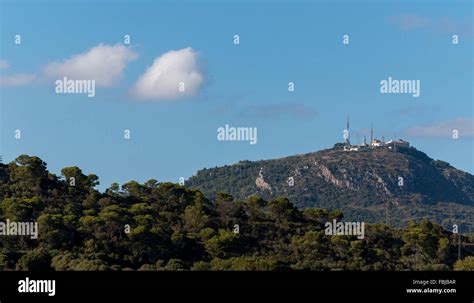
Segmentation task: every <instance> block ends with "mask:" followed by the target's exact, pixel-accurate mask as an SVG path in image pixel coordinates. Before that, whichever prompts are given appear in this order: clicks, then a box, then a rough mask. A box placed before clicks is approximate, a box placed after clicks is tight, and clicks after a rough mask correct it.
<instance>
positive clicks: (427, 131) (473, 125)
mask: <svg viewBox="0 0 474 303" xmlns="http://www.w3.org/2000/svg"><path fill="white" fill-rule="evenodd" d="M453 130H457V131H458V133H459V138H462V137H472V136H474V119H473V118H458V119H454V120H449V121H442V122H439V123H434V124H429V125H425V126H418V127H412V128H409V129H407V130H406V133H407V135H409V136H413V137H433V138H447V137H449V138H451V137H452V134H453Z"/></svg>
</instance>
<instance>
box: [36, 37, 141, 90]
mask: <svg viewBox="0 0 474 303" xmlns="http://www.w3.org/2000/svg"><path fill="white" fill-rule="evenodd" d="M137 57H138V55H137V54H136V53H135V52H133V51H132V50H130V49H129V48H127V47H125V46H123V45H120V44H117V45H114V46H111V45H104V44H99V45H97V46H95V47H93V48H91V49H90V50H88V51H87V52H85V53H82V54H77V55H73V56H72V57H71V58H69V59H67V60H64V61H62V62H52V63H49V64H48V65H47V66H46V67H45V68H44V75H45V76H46V77H47V78H50V79H62V78H63V77H67V78H69V79H74V80H95V82H96V85H97V86H102V87H109V86H113V85H115V84H117V82H118V81H119V80H120V79H121V78H122V76H123V72H124V70H125V66H126V65H127V63H129V62H130V61H133V60H135V59H136V58H137Z"/></svg>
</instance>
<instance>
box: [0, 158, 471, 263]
mask: <svg viewBox="0 0 474 303" xmlns="http://www.w3.org/2000/svg"><path fill="white" fill-rule="evenodd" d="M98 182H99V179H98V177H97V176H96V175H93V174H89V175H86V174H84V173H83V172H82V171H81V169H79V168H78V167H67V168H64V169H63V170H62V176H57V175H54V174H51V173H49V172H48V171H47V168H46V163H44V162H43V161H42V160H41V159H39V158H38V157H30V156H26V155H22V156H20V157H18V158H17V159H16V160H15V161H14V162H12V163H9V164H8V165H3V164H2V165H0V201H1V202H0V221H5V220H7V219H8V220H10V221H17V222H27V221H37V222H38V224H39V235H38V239H31V238H29V237H25V236H5V235H4V236H0V247H1V248H0V268H1V269H3V270H34V271H39V270H41V271H49V270H341V269H342V270H404V269H411V270H422V269H426V270H450V269H453V268H455V269H473V267H474V261H473V259H474V258H473V257H471V258H469V257H468V256H469V255H472V252H471V251H470V250H469V247H468V246H466V247H464V246H463V247H462V251H461V254H462V256H463V258H465V259H464V261H462V262H457V263H455V262H456V259H457V248H458V246H457V245H458V241H459V239H458V235H454V234H452V233H451V232H449V231H447V230H445V229H443V228H442V227H441V226H439V225H437V224H433V223H431V222H429V221H427V220H424V221H422V222H418V223H415V222H412V223H410V224H409V225H408V227H407V228H405V229H394V228H390V227H388V226H385V225H382V224H370V225H366V231H365V237H364V239H361V240H359V239H357V238H356V237H355V236H328V235H325V233H324V224H325V222H327V221H330V220H332V219H337V220H343V214H342V213H341V212H340V211H331V212H328V211H326V210H324V209H319V208H306V209H304V210H301V209H298V208H296V207H295V206H294V205H293V204H292V203H291V202H290V201H289V200H288V199H286V198H275V199H271V200H264V199H262V198H259V197H257V196H252V197H248V198H246V199H243V200H236V199H233V198H232V197H231V196H230V195H227V194H224V193H219V194H217V195H216V196H215V198H214V199H213V200H209V199H207V198H206V197H205V196H204V195H203V194H202V193H201V192H200V191H198V190H192V189H188V188H185V187H183V186H179V185H177V184H172V183H158V182H157V181H156V180H149V181H147V182H146V183H144V184H139V183H137V182H135V181H130V182H128V183H126V184H123V185H122V186H119V185H118V184H113V185H112V186H111V187H110V188H108V189H107V190H106V191H105V192H104V193H101V192H99V191H97V190H96V189H94V187H95V186H96V185H97V184H98ZM461 241H462V243H464V244H466V243H468V242H471V244H472V238H471V239H470V238H468V237H465V236H463V237H462V238H461ZM464 244H463V245H464Z"/></svg>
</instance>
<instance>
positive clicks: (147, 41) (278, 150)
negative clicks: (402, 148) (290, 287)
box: [0, 0, 474, 189]
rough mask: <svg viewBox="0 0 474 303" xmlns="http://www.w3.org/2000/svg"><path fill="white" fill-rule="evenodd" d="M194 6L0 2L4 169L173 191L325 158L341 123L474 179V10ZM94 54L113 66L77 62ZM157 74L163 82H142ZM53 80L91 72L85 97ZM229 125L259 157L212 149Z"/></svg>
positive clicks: (222, 144)
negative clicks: (179, 82)
mask: <svg viewBox="0 0 474 303" xmlns="http://www.w3.org/2000/svg"><path fill="white" fill-rule="evenodd" d="M195 2H196V1H195ZM195 2H180V3H178V4H176V3H175V4H173V3H171V2H153V3H152V2H147V1H120V2H118V3H114V4H112V2H110V1H87V2H85V3H81V2H79V1H68V2H59V1H5V0H0V3H1V10H0V11H1V12H0V27H1V40H0V47H1V48H0V109H1V113H0V114H1V116H0V119H1V120H0V135H1V138H0V144H1V145H0V153H1V155H2V156H3V162H9V161H12V160H13V159H14V158H16V157H17V156H18V155H20V154H29V155H36V156H39V157H41V158H42V159H43V160H44V161H46V162H47V163H48V167H49V169H50V171H52V172H54V173H59V171H60V169H61V168H62V167H66V166H73V165H77V166H79V167H80V168H81V169H82V170H83V171H84V172H85V173H86V174H87V173H95V174H97V175H98V176H99V178H100V182H101V185H100V188H101V189H105V188H106V187H108V186H109V185H110V184H111V183H112V182H118V183H120V184H123V183H125V182H127V181H129V180H137V181H139V182H144V181H146V180H148V179H151V178H154V179H157V180H158V181H173V182H177V181H178V179H179V178H180V177H185V178H188V177H190V176H191V175H193V174H194V173H195V172H196V171H197V170H198V169H202V168H204V167H214V166H220V165H224V164H232V163H235V162H237V161H239V160H244V159H248V160H260V159H271V158H277V157H282V156H289V155H293V154H298V153H306V152H311V151H316V150H320V149H324V148H329V147H331V146H332V145H333V144H334V143H336V142H341V141H342V132H343V129H344V128H345V119H346V116H347V114H349V115H350V117H351V129H350V130H351V137H352V139H353V141H354V140H355V139H356V134H357V133H358V134H359V136H360V138H361V139H360V140H362V136H363V135H368V134H369V132H368V131H369V128H370V123H373V124H374V129H375V135H376V136H377V137H381V136H382V135H383V136H385V138H386V139H391V138H392V137H393V136H394V133H396V134H397V137H399V138H403V139H405V140H408V141H410V143H411V144H412V145H414V146H415V147H416V148H418V149H420V150H422V151H424V152H426V153H427V154H428V155H429V156H431V157H432V158H435V159H441V160H444V161H447V162H449V163H450V164H451V165H453V166H455V167H457V168H460V169H462V170H464V171H467V172H470V173H473V172H474V164H473V163H474V158H473V147H474V140H473V136H474V127H473V55H472V54H473V29H472V28H473V14H472V11H473V7H472V5H473V4H472V2H471V1H446V2H441V1H438V2H436V1H435V2H430V3H427V2H426V1H413V2H411V3H409V2H406V1H405V2H394V1H381V2H380V1H357V2H349V1H339V2H331V3H330V2H324V1H311V2H310V1H305V2H294V1H278V2H274V3H270V2H269V1H258V2H250V1H244V2H240V3H237V2H232V1H230V2H227V3H219V2H217V1H197V3H195ZM17 34H20V35H21V39H22V41H21V44H19V45H17V44H15V43H14V42H15V35H17ZM125 34H129V35H130V38H131V43H130V45H124V44H123V36H124V35H125ZM236 34H237V35H239V36H240V44H238V45H235V44H234V35H236ZM345 34H347V35H349V39H350V40H349V44H348V45H344V44H343V43H342V36H343V35H345ZM454 34H457V35H458V36H459V44H457V45H455V44H453V43H452V36H453V35H454ZM116 52H118V53H119V55H117V56H116ZM104 53H105V54H106V55H104V56H107V58H109V57H110V56H109V55H107V54H113V55H114V58H115V57H117V58H118V59H117V61H112V63H111V64H108V63H107V62H106V63H104V64H103V65H100V64H88V62H87V60H85V59H84V58H91V57H92V56H93V54H99V55H98V56H102V55H103V54H104ZM74 56H76V57H74ZM88 56H89V57H88ZM74 58H76V59H74ZM81 58H82V59H81ZM94 58H95V57H94ZM99 58H102V57H99ZM83 59H84V60H83ZM74 60H76V61H74ZM81 60H82V61H81ZM98 60H99V62H100V63H102V61H104V62H105V61H107V60H102V59H98ZM114 60H115V59H114ZM117 62H118V65H117ZM168 62H172V63H173V64H177V65H178V66H175V65H173V64H171V65H170V66H171V67H169V69H166V68H165V66H168V65H167V64H168ZM120 64H121V65H120ZM99 65H100V67H98V66H99ZM119 65H120V66H122V68H121V69H119V70H116V67H117V66H119ZM71 69H72V71H71ZM107 69H111V70H110V71H109V70H107ZM163 70H166V72H165V73H164V75H165V76H164V78H162V80H160V81H161V82H160V81H158V82H153V83H151V84H150V83H149V82H150V81H147V79H151V78H153V75H156V74H159V73H162V72H163ZM65 71H66V72H65ZM104 71H105V72H104ZM62 72H64V73H70V74H71V75H73V74H74V72H75V73H76V74H77V73H79V74H81V75H96V74H99V73H101V74H100V76H97V77H102V78H100V79H102V80H100V81H99V80H96V81H97V83H98V85H97V88H96V95H95V97H93V98H88V97H87V96H86V95H83V94H70V95H68V94H56V93H55V89H54V80H55V79H61V78H62V77H60V75H62V74H61V73H62ZM167 73H168V74H167ZM183 73H184V74H186V77H189V78H186V79H191V76H190V75H193V77H194V78H193V79H194V82H193V83H194V84H192V85H190V88H191V90H190V91H188V92H189V94H186V95H183V96H182V97H180V96H177V97H175V96H174V95H173V92H171V95H169V96H171V97H169V98H167V97H166V94H165V97H163V94H161V95H160V93H159V92H165V91H166V89H168V88H167V86H166V83H165V82H166V79H174V78H173V77H175V76H176V77H180V75H182V74H183ZM18 75H23V76H18ZM54 76H56V78H55V77H54ZM388 77H392V78H394V79H407V80H408V79H410V80H411V79H417V80H420V81H421V95H420V97H418V98H414V97H412V96H411V95H410V94H381V93H380V81H381V80H384V79H388ZM97 79H99V78H97ZM139 79H142V81H141V82H140V83H139ZM109 80H110V81H109ZM290 81H291V82H294V83H295V91H294V92H289V91H288V82H290ZM109 82H110V83H109ZM101 83H102V84H101ZM189 83H191V80H189ZM134 87H138V88H140V91H143V92H145V93H144V94H145V95H146V98H138V97H137V96H136V94H134V93H133V88H134ZM226 124H229V125H231V126H236V127H237V126H245V127H257V129H258V143H257V144H255V145H251V144H249V143H248V142H228V141H227V142H226V141H218V140H217V139H216V135H217V129H218V128H219V127H222V126H224V125H226ZM17 129H19V130H21V139H19V140H18V139H15V130H17ZM125 129H128V130H130V132H131V138H130V139H129V140H126V139H124V130H125ZM452 129H458V131H459V138H458V139H457V140H455V139H453V138H452V136H451V135H452V134H451V131H452Z"/></svg>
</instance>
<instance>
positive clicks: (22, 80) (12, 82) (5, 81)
mask: <svg viewBox="0 0 474 303" xmlns="http://www.w3.org/2000/svg"><path fill="white" fill-rule="evenodd" d="M35 80H36V75H33V74H15V75H10V76H0V86H23V85H27V84H30V83H32V82H33V81H35Z"/></svg>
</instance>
